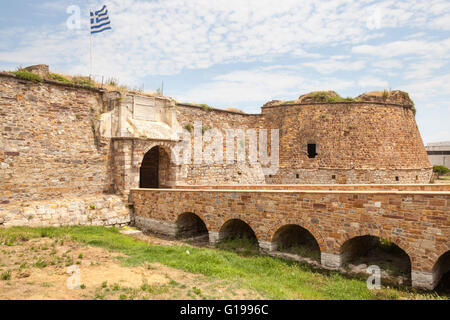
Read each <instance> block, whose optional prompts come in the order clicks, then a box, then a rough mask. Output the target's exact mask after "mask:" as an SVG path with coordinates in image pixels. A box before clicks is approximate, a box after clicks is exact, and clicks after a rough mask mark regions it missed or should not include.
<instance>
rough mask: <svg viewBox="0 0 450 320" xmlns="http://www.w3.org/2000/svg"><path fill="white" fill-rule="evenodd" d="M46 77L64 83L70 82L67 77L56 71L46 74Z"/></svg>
mask: <svg viewBox="0 0 450 320" xmlns="http://www.w3.org/2000/svg"><path fill="white" fill-rule="evenodd" d="M48 78H49V79H50V80H53V81H59V82H64V83H70V80H69V79H67V78H65V77H63V76H62V75H60V74H57V73H50V74H49V75H48Z"/></svg>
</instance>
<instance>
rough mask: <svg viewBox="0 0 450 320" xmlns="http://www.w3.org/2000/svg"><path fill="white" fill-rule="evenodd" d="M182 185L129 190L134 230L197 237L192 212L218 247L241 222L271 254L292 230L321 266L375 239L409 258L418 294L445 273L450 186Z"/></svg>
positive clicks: (449, 250)
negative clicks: (304, 235)
mask: <svg viewBox="0 0 450 320" xmlns="http://www.w3.org/2000/svg"><path fill="white" fill-rule="evenodd" d="M187 188H188V187H187V186H186V187H183V188H180V187H178V189H132V190H131V194H130V200H131V202H132V203H133V204H134V219H135V223H136V225H137V226H139V227H142V228H144V229H150V230H152V231H154V232H159V233H164V234H167V235H172V236H176V235H177V233H178V232H181V231H184V232H185V231H189V230H186V229H190V228H192V232H195V230H194V229H195V228H196V224H195V223H193V222H191V224H189V218H188V217H187V216H186V213H189V214H190V215H191V216H195V217H198V218H200V219H201V220H202V221H203V223H204V226H206V228H207V230H208V233H209V240H210V242H211V243H216V242H217V241H220V239H221V238H222V237H224V236H225V232H226V229H230V223H229V222H230V221H243V222H245V223H246V224H247V225H248V226H249V227H250V228H251V229H252V230H253V232H254V234H255V235H256V238H257V240H258V242H259V246H260V247H261V248H262V249H263V250H268V251H270V250H275V249H276V247H277V241H276V237H277V231H279V230H283V229H282V228H283V227H285V226H290V225H295V226H299V227H301V228H302V229H305V230H307V231H308V232H309V234H310V235H312V236H313V237H314V238H315V240H316V242H317V244H318V247H319V248H320V252H321V264H322V266H324V267H326V268H338V267H340V266H341V265H342V264H343V263H344V262H345V260H346V257H347V256H348V254H349V253H348V252H347V251H346V249H345V248H346V247H348V245H347V244H348V243H349V241H350V240H352V239H355V238H357V237H363V236H374V237H379V238H383V239H387V240H389V241H391V242H393V243H394V244H396V245H397V246H398V247H400V248H401V249H402V250H403V251H404V252H405V253H406V254H407V255H408V256H409V259H410V267H411V268H410V269H411V280H412V285H413V286H414V287H417V288H423V289H433V288H434V287H435V286H436V285H437V283H438V282H439V280H440V278H441V277H442V275H443V274H444V273H446V272H447V271H448V270H449V269H450V190H449V189H450V186H435V185H429V187H426V186H424V185H416V186H414V185H403V186H399V185H395V186H387V185H385V186H383V185H378V186H370V191H364V186H363V185H360V186H353V187H351V186H350V187H349V186H345V185H343V186H335V185H334V186H331V185H330V186H284V187H283V186H278V187H277V186H260V187H259V188H258V186H227V187H223V188H222V187H213V186H209V187H198V186H197V187H189V189H187ZM394 188H395V190H394ZM283 189H284V190H283ZM349 189H350V190H349ZM398 190H402V191H398ZM423 190H430V191H423ZM237 226H238V225H236V227H237Z"/></svg>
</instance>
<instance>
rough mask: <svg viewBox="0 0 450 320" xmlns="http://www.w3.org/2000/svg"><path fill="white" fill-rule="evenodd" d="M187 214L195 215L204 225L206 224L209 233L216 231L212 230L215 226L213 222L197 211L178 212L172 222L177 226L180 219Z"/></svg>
mask: <svg viewBox="0 0 450 320" xmlns="http://www.w3.org/2000/svg"><path fill="white" fill-rule="evenodd" d="M185 213H192V214H195V215H196V216H197V217H199V218H200V219H201V220H202V221H203V223H204V224H205V226H206V229H208V231H214V230H212V228H213V225H212V224H211V221H210V220H209V219H208V218H206V216H205V215H204V214H203V213H201V212H197V211H196V210H180V211H178V213H177V214H176V215H174V216H173V219H172V221H171V222H172V223H174V224H176V223H177V221H178V218H179V217H180V216H181V215H182V214H185Z"/></svg>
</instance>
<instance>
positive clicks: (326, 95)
mask: <svg viewBox="0 0 450 320" xmlns="http://www.w3.org/2000/svg"><path fill="white" fill-rule="evenodd" d="M311 98H313V99H314V100H317V101H320V102H346V101H355V99H354V98H350V97H347V98H343V97H341V96H340V95H332V94H330V92H329V91H316V92H312V93H311Z"/></svg>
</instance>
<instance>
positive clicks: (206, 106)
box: [199, 103, 213, 111]
mask: <svg viewBox="0 0 450 320" xmlns="http://www.w3.org/2000/svg"><path fill="white" fill-rule="evenodd" d="M199 106H200V107H202V108H203V109H205V110H208V111H211V110H212V109H213V107H211V106H210V105H207V104H206V103H202V104H199Z"/></svg>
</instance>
